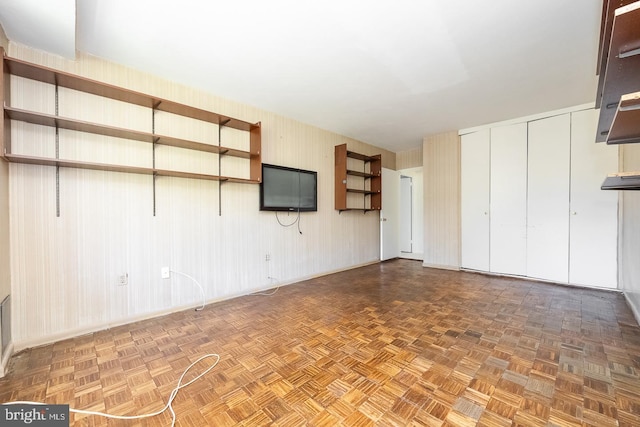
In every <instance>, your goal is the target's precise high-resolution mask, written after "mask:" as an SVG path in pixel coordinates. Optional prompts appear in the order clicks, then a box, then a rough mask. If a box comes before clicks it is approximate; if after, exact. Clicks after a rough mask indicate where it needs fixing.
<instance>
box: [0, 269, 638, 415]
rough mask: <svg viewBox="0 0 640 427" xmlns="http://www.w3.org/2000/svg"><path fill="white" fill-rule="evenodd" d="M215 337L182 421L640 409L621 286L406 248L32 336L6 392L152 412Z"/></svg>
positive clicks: (121, 411) (2, 382)
mask: <svg viewBox="0 0 640 427" xmlns="http://www.w3.org/2000/svg"><path fill="white" fill-rule="evenodd" d="M206 353H218V354H220V356H221V359H220V362H219V364H218V365H217V366H216V367H215V368H214V369H213V370H212V371H211V372H209V373H208V374H207V375H206V376H204V377H202V378H200V379H199V380H198V381H196V382H194V383H193V384H191V385H189V386H188V387H186V388H184V389H182V390H181V391H180V392H179V393H178V395H177V396H176V398H175V400H174V402H173V408H174V409H175V411H176V413H177V423H176V425H179V426H207V425H209V426H246V427H253V426H287V427H290V426H336V425H343V426H363V427H366V426H404V425H412V426H434V427H443V426H458V427H460V426H484V427H500V426H560V427H576V426H583V427H584V426H638V425H640V328H639V327H638V324H637V323H636V321H635V320H634V318H633V316H632V314H631V311H630V310H629V308H628V307H627V305H626V302H625V300H624V297H623V296H622V295H620V294H619V293H615V292H604V291H598V290H590V289H578V288H568V287H562V286H555V285H550V284H543V283H536V282H531V281H525V280H516V279H509V278H499V277H489V276H484V275H480V274H471V273H461V272H453V271H444V270H432V269H426V268H423V267H422V266H421V264H420V263H419V262H416V261H408V260H394V261H391V262H385V263H381V264H377V265H371V266H368V267H364V268H359V269H355V270H351V271H347V272H343V273H338V274H333V275H330V276H325V277H321V278H317V279H314V280H309V281H306V282H302V283H299V284H295V285H291V286H286V287H283V288H281V289H280V290H279V291H278V292H277V293H275V294H274V295H271V296H253V295H250V296H244V297H241V298H236V299H233V300H229V301H224V302H220V303H216V304H211V305H208V306H207V307H206V308H205V309H204V310H202V311H199V312H195V311H193V310H189V311H184V312H179V313H174V314H171V315H168V316H164V317H160V318H155V319H150V320H146V321H142V322H137V323H134V324H130V325H124V326H120V327H117V328H113V329H109V330H105V331H100V332H96V333H94V334H90V335H87V336H82V337H78V338H74V339H69V340H65V341H61V342H57V343H55V344H51V345H47V346H43V347H38V348H32V349H28V350H25V351H23V352H21V353H19V354H16V355H14V356H13V357H12V359H11V361H10V363H9V372H8V375H7V376H6V377H5V378H3V379H0V402H7V401H14V400H30V401H41V402H49V403H68V404H70V405H71V406H72V407H74V408H78V409H87V410H93V411H106V412H109V413H112V414H118V415H135V414H143V413H150V412H155V411H158V410H160V409H162V408H163V406H164V405H165V404H166V401H167V399H168V396H169V394H170V393H171V391H172V390H173V388H174V387H175V386H176V383H177V381H178V378H179V377H180V375H181V374H182V373H183V371H184V370H185V369H186V368H187V367H188V366H189V365H190V364H191V363H193V362H194V361H195V360H197V359H198V358H199V357H200V356H202V355H204V354H206ZM210 363H211V360H204V361H201V362H199V363H198V364H197V365H196V367H195V368H194V370H193V372H190V373H189V374H188V375H187V377H186V378H185V379H184V382H186V381H189V380H190V378H193V377H195V375H197V372H196V371H198V372H201V371H203V370H205V369H206V368H207V367H208V366H210ZM71 421H72V425H75V426H161V425H169V424H170V423H171V415H170V414H169V413H168V412H165V413H163V414H161V415H158V416H156V417H154V418H147V419H143V420H131V421H123V420H111V419H109V420H108V419H105V418H101V417H96V416H87V415H82V414H73V415H72V420H71Z"/></svg>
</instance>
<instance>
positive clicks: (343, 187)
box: [335, 144, 382, 213]
mask: <svg viewBox="0 0 640 427" xmlns="http://www.w3.org/2000/svg"><path fill="white" fill-rule="evenodd" d="M348 159H353V160H355V161H357V162H360V164H361V166H362V170H356V169H354V168H349V165H348ZM350 176H351V177H355V178H356V179H357V180H358V183H357V185H355V183H352V182H349V177H350ZM349 194H360V195H362V199H359V200H360V201H359V203H358V204H360V203H361V204H362V206H355V204H353V203H350V202H353V200H350V198H349V196H348V195H349ZM335 209H336V210H337V211H339V212H343V211H360V212H364V213H366V212H370V211H379V210H380V209H382V157H381V155H380V154H377V155H374V156H369V155H365V154H361V153H356V152H354V151H349V150H347V144H341V145H336V147H335Z"/></svg>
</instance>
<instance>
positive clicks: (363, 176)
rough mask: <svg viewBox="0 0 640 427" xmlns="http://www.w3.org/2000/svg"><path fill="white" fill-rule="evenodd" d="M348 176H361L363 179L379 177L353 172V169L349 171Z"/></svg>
mask: <svg viewBox="0 0 640 427" xmlns="http://www.w3.org/2000/svg"><path fill="white" fill-rule="evenodd" d="M347 175H353V176H359V177H361V178H373V177H375V176H378V175H374V174H372V173H367V172H360V171H354V170H351V169H347Z"/></svg>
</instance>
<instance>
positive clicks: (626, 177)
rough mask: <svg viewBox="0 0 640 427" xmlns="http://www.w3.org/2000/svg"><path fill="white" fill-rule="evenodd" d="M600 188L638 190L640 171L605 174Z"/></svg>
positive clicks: (639, 188)
mask: <svg viewBox="0 0 640 427" xmlns="http://www.w3.org/2000/svg"><path fill="white" fill-rule="evenodd" d="M600 188H601V189H602V190H636V191H638V190H640V172H620V173H614V174H611V175H609V176H607V177H606V178H605V180H604V182H603V183H602V186H601V187H600Z"/></svg>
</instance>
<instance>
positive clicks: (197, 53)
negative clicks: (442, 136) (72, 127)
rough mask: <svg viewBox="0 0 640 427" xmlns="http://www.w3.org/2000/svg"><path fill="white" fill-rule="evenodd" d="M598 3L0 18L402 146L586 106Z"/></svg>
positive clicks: (31, 3) (170, 10)
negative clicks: (426, 138)
mask: <svg viewBox="0 0 640 427" xmlns="http://www.w3.org/2000/svg"><path fill="white" fill-rule="evenodd" d="M601 10H602V2H601V0H518V1H513V0H455V1H441V0H393V1H392V0H376V1H371V0H324V1H322V2H319V1H314V2H311V1H301V0H270V1H264V0H236V1H225V2H222V1H216V0H181V1H178V2H177V1H175V0H77V1H75V0H47V1H42V0H0V23H1V24H2V26H3V28H4V29H5V32H6V34H7V36H8V37H9V39H10V40H12V41H16V42H19V43H22V44H26V45H29V46H33V47H36V48H39V49H42V50H46V51H49V52H52V53H56V54H59V55H62V56H67V57H73V55H74V54H75V51H76V50H78V51H81V52H85V53H88V54H91V55H95V56H98V57H102V58H105V59H108V60H110V61H113V62H116V63H120V64H123V65H126V66H129V67H132V68H135V69H139V70H143V71H146V72H149V73H152V74H155V75H159V76H161V77H164V78H167V79H170V80H172V81H176V82H180V83H183V84H186V85H189V86H192V87H197V88H200V89H203V90H205V91H207V92H210V93H212V94H215V95H219V96H222V97H226V98H229V99H233V100H236V101H239V102H242V103H245V104H250V105H254V106H256V107H260V108H262V109H265V110H269V111H273V112H276V113H279V114H281V115H284V116H287V117H291V118H294V119H297V120H299V121H302V122H306V123H309V124H312V125H315V126H318V127H321V128H324V129H328V130H331V131H334V132H336V133H339V134H342V135H346V136H349V137H353V138H355V139H358V140H361V141H364V142H367V143H370V144H373V145H377V146H379V147H382V148H386V149H389V150H391V151H403V150H407V149H411V148H416V147H419V146H420V145H421V143H422V138H423V137H424V136H426V135H431V134H435V133H438V132H443V131H449V130H457V129H462V128H467V127H472V126H478V125H482V124H486V123H491V122H496V121H502V120H508V119H512V118H515V117H520V116H525V115H530V114H537V113H541V112H544V111H550V110H555V109H560V108H565V107H569V106H572V105H578V104H583V103H588V102H592V101H593V100H594V99H595V90H596V88H595V85H596V76H595V69H596V60H597V50H598V35H599V26H600V14H601ZM74 35H75V37H74Z"/></svg>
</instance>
